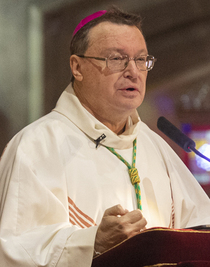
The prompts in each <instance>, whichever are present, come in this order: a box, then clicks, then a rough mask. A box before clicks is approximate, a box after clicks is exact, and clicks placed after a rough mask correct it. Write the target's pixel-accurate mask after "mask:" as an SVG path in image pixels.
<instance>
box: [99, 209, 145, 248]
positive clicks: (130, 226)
mask: <svg viewBox="0 0 210 267" xmlns="http://www.w3.org/2000/svg"><path fill="white" fill-rule="evenodd" d="M146 224H147V221H146V220H145V218H144V217H143V215H142V213H141V211H140V210H139V209H137V210H134V211H131V212H129V211H128V210H125V209H123V208H122V206H121V205H116V206H114V207H111V208H109V209H107V210H106V211H105V212H104V215H103V218H102V220H101V223H100V225H99V227H98V231H97V233H96V238H95V250H96V251H97V252H104V251H106V250H107V249H109V248H111V247H113V246H115V245H117V244H118V243H120V242H121V241H123V240H125V239H128V238H131V237H132V236H135V235H137V234H139V232H140V231H141V230H144V229H145V226H146Z"/></svg>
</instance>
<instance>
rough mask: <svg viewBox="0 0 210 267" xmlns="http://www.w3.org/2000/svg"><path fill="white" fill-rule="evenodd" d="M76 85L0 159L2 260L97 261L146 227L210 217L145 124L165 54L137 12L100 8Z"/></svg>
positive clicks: (81, 34)
mask: <svg viewBox="0 0 210 267" xmlns="http://www.w3.org/2000/svg"><path fill="white" fill-rule="evenodd" d="M71 54H72V55H71V57H70V66H71V70H72V74H73V79H72V83H71V84H70V85H69V86H68V87H67V89H66V90H65V91H64V92H63V94H62V95H61V97H60V99H59V100H58V103H57V105H56V107H55V109H54V110H53V111H52V112H51V113H50V114H48V115H46V116H44V117H43V118H41V119H39V120H38V121H36V122H34V123H32V124H31V125H29V126H28V127H26V128H25V129H23V130H22V131H21V132H20V133H18V134H17V135H16V136H15V137H14V138H13V139H12V140H11V141H10V143H9V144H8V146H7V148H6V150H5V152H4V154H3V156H2V159H1V163H0V176H1V189H0V190H1V229H0V234H1V243H0V244H1V248H0V261H1V266H4V267H5V266H12V267H13V266H20V267H23V266H24V267H25V266H57V267H60V266H62V267H63V266H78V267H82V266H84V267H88V266H91V262H92V259H93V257H94V255H95V254H98V253H102V252H104V251H106V250H107V249H109V248H111V247H113V246H114V245H116V244H118V243H119V242H121V241H122V240H125V239H127V238H130V237H132V236H134V235H136V234H138V233H140V231H143V230H144V229H145V228H149V227H155V226H161V227H171V228H173V227H176V228H183V227H190V226H195V225H200V224H207V223H209V222H210V212H209V211H210V201H209V198H208V197H207V196H206V195H205V193H204V192H203V191H202V189H201V188H200V186H199V185H198V183H197V182H196V181H195V179H194V178H193V176H192V175H191V174H190V173H189V171H188V170H187V169H186V167H185V166H184V164H183V163H182V162H181V161H180V159H179V158H178V157H177V156H176V155H175V153H174V152H173V151H172V150H171V149H170V147H169V146H168V145H167V144H166V143H165V142H164V141H163V140H162V139H161V138H160V137H159V136H158V135H156V134H155V133H154V132H152V131H151V130H150V129H149V128H148V127H147V126H146V125H145V124H144V123H143V122H141V120H140V118H139V116H138V113H137V111H136V108H137V107H138V106H139V105H141V103H142V101H143V99H144V95H145V87H146V79H147V74H148V71H149V70H151V69H152V68H153V66H154V62H155V59H154V57H153V56H150V55H148V51H147V46H146V42H145V39H144V37H143V34H142V31H141V28H140V19H139V17H138V16H136V15H130V14H125V13H123V12H121V11H119V10H116V9H113V10H109V11H107V12H106V11H100V12H97V13H95V14H93V15H91V16H89V17H87V18H85V19H84V20H83V21H82V22H81V23H80V24H79V25H78V27H77V28H76V30H75V32H74V36H73V38H72V42H71Z"/></svg>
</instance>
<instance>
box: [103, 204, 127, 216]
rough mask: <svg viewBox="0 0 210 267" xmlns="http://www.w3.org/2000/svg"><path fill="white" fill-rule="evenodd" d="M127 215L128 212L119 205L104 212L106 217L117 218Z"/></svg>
mask: <svg viewBox="0 0 210 267" xmlns="http://www.w3.org/2000/svg"><path fill="white" fill-rule="evenodd" d="M126 213H127V210H125V209H123V207H122V206H121V205H120V204H118V205H116V206H113V207H111V208H109V209H107V210H105V212H104V216H117V215H121V216H123V215H125V214H126Z"/></svg>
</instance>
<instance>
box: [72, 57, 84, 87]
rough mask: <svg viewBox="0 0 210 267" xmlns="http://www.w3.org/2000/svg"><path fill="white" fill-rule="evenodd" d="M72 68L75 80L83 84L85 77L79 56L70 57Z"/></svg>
mask: <svg viewBox="0 0 210 267" xmlns="http://www.w3.org/2000/svg"><path fill="white" fill-rule="evenodd" d="M70 67H71V72H72V74H73V76H74V78H75V80H77V81H80V82H81V81H82V80H83V75H82V72H81V60H80V58H79V57H78V56H76V55H72V56H71V57H70Z"/></svg>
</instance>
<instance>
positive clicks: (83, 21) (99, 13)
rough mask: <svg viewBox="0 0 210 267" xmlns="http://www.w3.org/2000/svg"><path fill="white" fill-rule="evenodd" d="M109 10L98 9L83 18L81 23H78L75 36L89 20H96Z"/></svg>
mask: <svg viewBox="0 0 210 267" xmlns="http://www.w3.org/2000/svg"><path fill="white" fill-rule="evenodd" d="M106 12H107V11H106V10H100V11H97V12H95V13H93V14H91V15H89V16H87V17H86V18H84V19H83V20H81V21H80V23H79V24H78V25H77V27H76V28H75V30H74V33H73V36H74V35H75V34H76V33H77V32H78V31H79V30H80V29H81V28H82V27H83V26H84V25H85V24H87V23H88V22H90V21H91V20H94V19H96V18H98V17H101V16H102V15H104V14H105V13H106Z"/></svg>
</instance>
